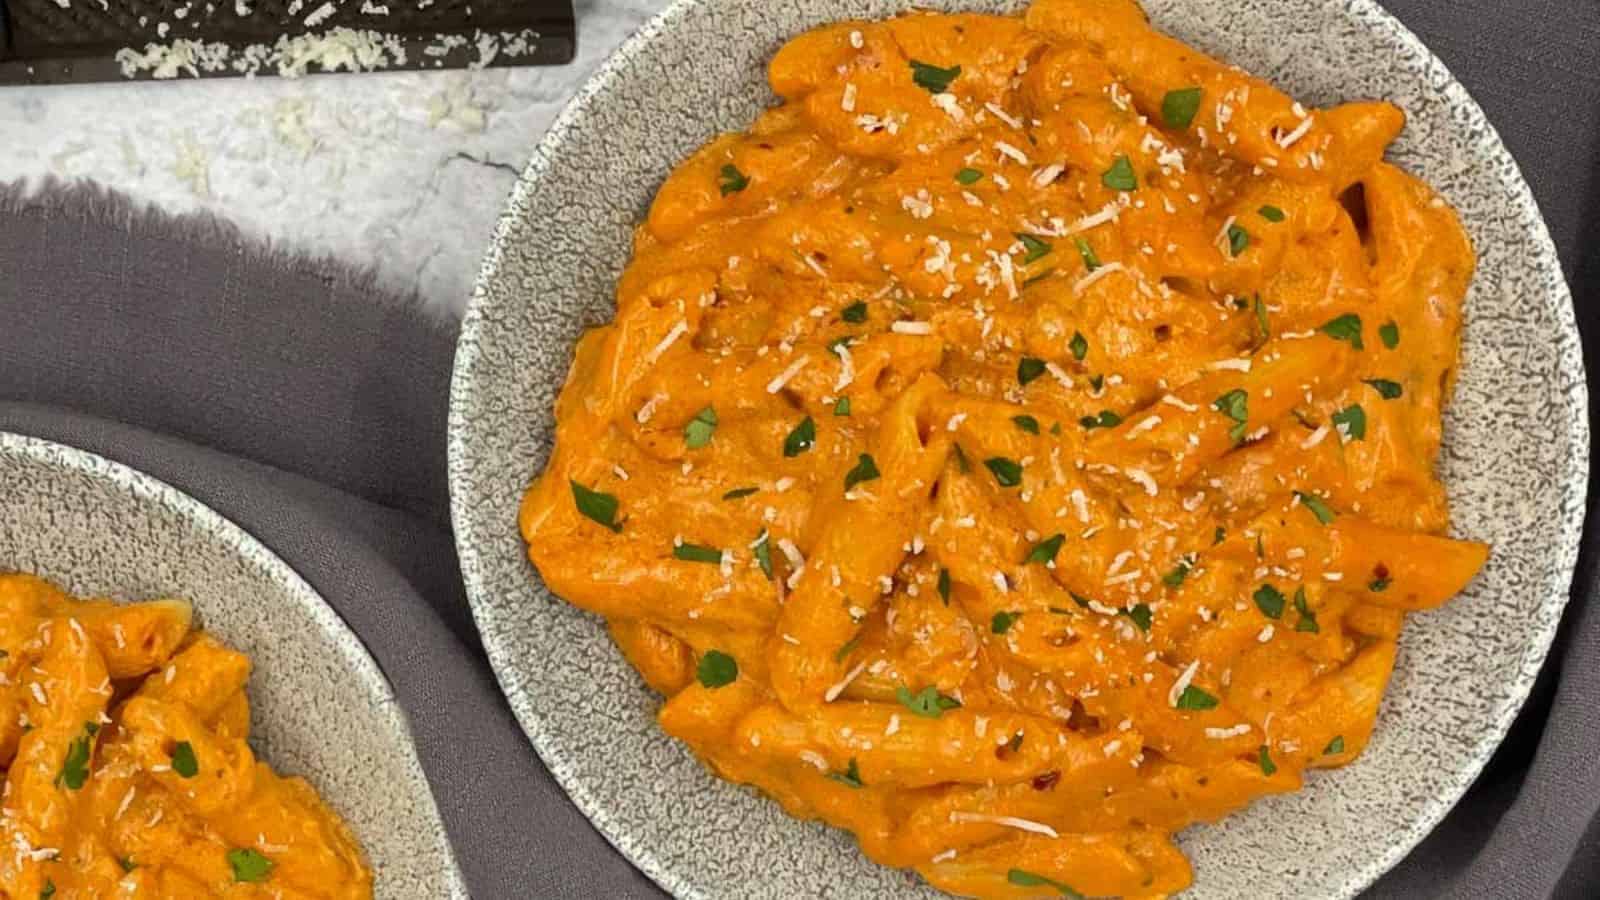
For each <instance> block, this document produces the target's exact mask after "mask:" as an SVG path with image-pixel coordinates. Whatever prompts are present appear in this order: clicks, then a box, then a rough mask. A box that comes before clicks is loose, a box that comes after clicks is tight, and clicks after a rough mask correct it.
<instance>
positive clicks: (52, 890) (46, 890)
mask: <svg viewBox="0 0 1600 900" xmlns="http://www.w3.org/2000/svg"><path fill="white" fill-rule="evenodd" d="M55 895H56V883H55V880H54V879H50V878H46V879H45V880H44V887H42V888H39V900H50V898H51V897H54V896H55Z"/></svg>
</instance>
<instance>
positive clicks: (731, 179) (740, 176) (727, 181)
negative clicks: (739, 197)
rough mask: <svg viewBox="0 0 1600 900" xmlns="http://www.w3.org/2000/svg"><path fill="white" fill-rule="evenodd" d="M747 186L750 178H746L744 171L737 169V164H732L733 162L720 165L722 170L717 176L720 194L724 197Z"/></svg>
mask: <svg viewBox="0 0 1600 900" xmlns="http://www.w3.org/2000/svg"><path fill="white" fill-rule="evenodd" d="M749 186H750V179H748V178H746V177H745V175H744V173H743V172H741V171H739V167H738V166H736V165H734V164H733V163H728V164H727V165H725V166H723V167H722V172H721V174H720V175H719V176H718V178H717V187H718V188H721V190H722V196H724V197H726V196H728V195H729V194H737V193H739V192H740V191H742V190H744V189H745V188H747V187H749Z"/></svg>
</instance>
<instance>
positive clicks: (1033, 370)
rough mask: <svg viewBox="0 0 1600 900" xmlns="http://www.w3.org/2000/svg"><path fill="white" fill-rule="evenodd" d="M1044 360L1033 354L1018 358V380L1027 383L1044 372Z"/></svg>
mask: <svg viewBox="0 0 1600 900" xmlns="http://www.w3.org/2000/svg"><path fill="white" fill-rule="evenodd" d="M1044 369H1045V366H1044V360H1042V359H1037V358H1035V357H1032V356H1024V357H1023V358H1022V359H1020V360H1017V381H1018V382H1019V383H1021V384H1024V385H1026V384H1027V383H1028V382H1030V381H1032V380H1034V379H1035V378H1038V377H1039V376H1040V375H1043V374H1044Z"/></svg>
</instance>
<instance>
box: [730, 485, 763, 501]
mask: <svg viewBox="0 0 1600 900" xmlns="http://www.w3.org/2000/svg"><path fill="white" fill-rule="evenodd" d="M760 490H761V488H758V487H755V486H753V485H752V486H751V487H742V488H734V489H733V490H731V491H729V492H727V493H726V494H723V495H722V499H724V500H742V499H744V498H745V497H748V496H750V495H751V494H754V493H757V492H759V491H760Z"/></svg>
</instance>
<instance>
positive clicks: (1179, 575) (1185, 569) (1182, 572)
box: [1161, 560, 1189, 588]
mask: <svg viewBox="0 0 1600 900" xmlns="http://www.w3.org/2000/svg"><path fill="white" fill-rule="evenodd" d="M1188 577H1189V563H1188V562H1187V561H1184V560H1179V561H1178V565H1177V567H1176V568H1174V569H1173V570H1172V571H1171V572H1168V573H1167V574H1165V575H1163V576H1161V580H1162V582H1163V583H1165V584H1166V586H1167V587H1171V588H1175V587H1183V580H1184V579H1185V578H1188Z"/></svg>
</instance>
